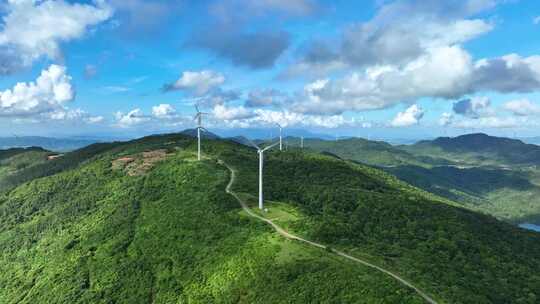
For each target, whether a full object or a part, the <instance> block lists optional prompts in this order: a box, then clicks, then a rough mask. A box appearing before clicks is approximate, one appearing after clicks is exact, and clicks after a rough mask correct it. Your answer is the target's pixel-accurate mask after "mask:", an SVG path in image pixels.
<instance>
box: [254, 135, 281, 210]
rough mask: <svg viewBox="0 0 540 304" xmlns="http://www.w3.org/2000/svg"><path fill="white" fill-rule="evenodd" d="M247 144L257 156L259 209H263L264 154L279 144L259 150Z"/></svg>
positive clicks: (256, 146) (255, 145)
mask: <svg viewBox="0 0 540 304" xmlns="http://www.w3.org/2000/svg"><path fill="white" fill-rule="evenodd" d="M248 141H249V143H250V144H251V145H252V146H253V147H255V149H257V154H259V209H261V210H263V209H264V196H263V168H264V152H266V151H267V150H270V149H272V148H273V147H275V146H277V145H278V144H279V143H275V144H272V145H270V146H267V147H265V148H262V149H261V148H260V147H259V146H258V145H257V144H255V143H254V142H252V141H251V140H249V139H248Z"/></svg>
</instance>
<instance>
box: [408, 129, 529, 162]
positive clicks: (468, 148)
mask: <svg viewBox="0 0 540 304" xmlns="http://www.w3.org/2000/svg"><path fill="white" fill-rule="evenodd" d="M399 148H400V149H402V150H404V151H407V152H409V153H412V154H415V155H422V156H429V157H439V158H446V159H452V160H454V161H459V162H462V163H468V164H474V165H478V164H484V165H537V164H540V146H537V145H532V144H526V143H524V142H523V141H521V140H517V139H509V138H504V137H494V136H489V135H486V134H481V133H479V134H468V135H462V136H458V137H455V138H449V137H440V138H437V139H435V140H424V141H420V142H418V143H416V144H414V145H410V146H400V147H399Z"/></svg>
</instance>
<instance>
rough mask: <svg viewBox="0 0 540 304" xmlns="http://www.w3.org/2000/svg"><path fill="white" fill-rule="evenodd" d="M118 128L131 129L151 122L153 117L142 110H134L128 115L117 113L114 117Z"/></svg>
mask: <svg viewBox="0 0 540 304" xmlns="http://www.w3.org/2000/svg"><path fill="white" fill-rule="evenodd" d="M114 116H115V119H116V126H118V127H120V128H129V127H133V126H137V125H140V124H142V123H145V122H148V121H150V119H151V117H150V116H147V115H145V114H144V113H143V111H142V110H141V109H138V108H137V109H134V110H131V111H129V112H128V113H125V114H124V113H123V112H116V114H115V115H114Z"/></svg>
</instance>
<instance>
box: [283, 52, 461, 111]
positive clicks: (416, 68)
mask: <svg viewBox="0 0 540 304" xmlns="http://www.w3.org/2000/svg"><path fill="white" fill-rule="evenodd" d="M471 74H472V64H471V58H470V56H469V54H467V53H466V52H465V51H464V50H463V49H461V48H460V47H458V46H453V47H444V48H437V49H432V50H430V51H429V52H428V54H427V55H425V56H422V57H419V58H418V59H416V60H414V61H412V62H410V63H409V64H407V65H406V66H405V67H403V68H398V67H396V66H388V65H387V66H376V67H372V68H368V69H366V71H365V72H364V73H356V72H355V73H352V74H349V75H347V76H345V77H343V78H340V79H335V80H329V79H323V80H317V81H315V82H313V83H311V84H308V85H307V86H305V88H304V92H303V93H302V95H303V98H302V99H301V100H300V101H299V102H297V103H295V104H293V106H292V107H293V109H295V110H297V111H299V112H303V113H316V114H328V113H331V114H339V113H342V112H344V111H366V110H376V109H383V108H388V107H390V106H393V105H395V104H397V103H400V102H410V101H414V100H416V99H418V98H421V97H442V98H452V97H456V96H460V95H461V94H464V93H465V92H467V91H468V85H469V83H470V78H471Z"/></svg>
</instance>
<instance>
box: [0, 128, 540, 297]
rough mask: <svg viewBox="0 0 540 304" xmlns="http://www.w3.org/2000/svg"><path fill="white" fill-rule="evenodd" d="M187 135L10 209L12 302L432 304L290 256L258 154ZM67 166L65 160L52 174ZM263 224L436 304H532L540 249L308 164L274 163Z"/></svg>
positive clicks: (3, 207)
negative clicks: (255, 215)
mask: <svg viewBox="0 0 540 304" xmlns="http://www.w3.org/2000/svg"><path fill="white" fill-rule="evenodd" d="M203 147H204V151H205V153H206V159H205V161H203V162H202V163H198V162H196V161H194V154H193V152H194V151H195V148H196V145H195V141H194V140H193V139H192V138H190V137H187V136H183V135H174V134H173V135H164V136H152V137H147V138H143V139H140V140H137V141H132V142H127V143H112V144H108V145H97V146H93V147H89V148H88V149H87V150H84V149H83V150H81V151H75V152H72V153H73V154H69V153H68V154H66V155H65V158H63V159H64V162H65V160H66V159H70V158H71V159H74V160H77V162H76V163H73V164H69V165H68V163H67V162H66V163H62V162H58V163H54V162H47V163H45V164H44V165H43V167H41V170H40V171H39V174H35V176H36V177H39V178H37V179H34V178H31V177H28V178H27V180H28V181H29V182H23V183H22V184H19V185H18V186H14V187H13V188H10V189H9V190H8V191H4V192H3V193H2V194H1V195H0V247H2V248H7V249H6V250H3V251H2V252H1V253H0V273H1V274H0V286H2V288H1V289H0V302H2V303H39V302H47V303H83V302H92V303H111V302H117V303H146V302H155V303H170V302H180V303H189V302H191V303H283V302H286V303H314V302H320V303H423V300H422V299H420V298H419V297H418V296H416V295H415V293H414V292H413V291H412V290H410V289H408V288H405V287H403V286H401V285H399V284H398V283H397V282H396V281H394V280H393V279H392V278H390V277H387V276H386V275H384V274H382V273H379V272H376V271H374V270H372V269H368V268H365V267H363V266H361V265H357V264H352V262H349V261H347V260H343V259H341V258H339V257H337V256H335V255H334V254H332V253H331V252H329V251H324V250H319V249H312V248H309V247H305V246H304V245H301V244H299V243H295V242H292V241H286V240H284V239H282V238H280V237H279V236H277V235H276V234H275V233H274V232H273V231H272V230H271V228H270V227H268V226H266V225H264V224H262V223H259V222H257V221H256V220H253V219H251V218H249V217H247V216H246V215H245V213H244V212H243V211H241V210H242V209H241V208H240V206H239V205H238V203H237V202H236V201H235V200H234V199H233V198H232V197H231V196H229V195H227V194H226V193H225V191H224V189H225V185H226V184H227V182H228V180H229V174H228V171H227V170H226V168H225V167H223V166H221V165H219V164H218V159H221V160H224V161H225V162H226V163H228V164H229V165H231V166H233V167H235V168H236V169H237V170H238V180H237V182H236V183H235V184H234V189H235V191H236V192H239V193H245V195H246V197H248V198H249V197H251V198H252V200H253V203H254V197H255V194H256V187H257V180H256V178H257V153H256V152H255V151H254V150H253V149H251V148H248V147H246V146H243V145H240V144H237V143H233V142H227V141H222V140H206V141H205V142H204V144H203ZM58 161H60V159H59V160H58ZM265 183H266V184H265V190H266V195H267V198H268V200H269V202H268V204H267V206H268V208H269V213H268V214H269V216H270V215H274V214H278V213H279V214H280V218H279V219H278V220H279V221H280V223H282V224H283V225H284V226H285V227H287V229H290V230H292V231H293V232H295V233H298V234H301V235H303V236H305V237H307V238H309V239H313V240H316V241H319V242H322V243H324V244H327V245H329V246H330V247H332V248H338V249H340V250H344V251H346V252H348V253H350V254H352V255H355V256H358V257H361V258H364V259H366V260H369V261H372V262H373V263H376V264H378V265H381V266H384V267H386V268H388V269H391V270H393V271H395V272H397V273H399V274H400V275H402V276H403V277H405V278H407V279H408V280H410V281H412V282H414V283H415V285H417V286H419V287H421V288H422V289H423V290H424V291H426V292H427V293H429V294H430V295H432V296H433V297H434V298H435V299H437V300H439V301H440V302H441V303H538V298H539V296H540V295H539V294H538V290H540V275H539V274H540V260H539V259H538V257H540V234H538V233H534V232H529V231H526V230H522V229H519V228H516V227H514V226H512V225H510V224H506V223H504V222H500V221H498V220H496V219H495V218H493V217H490V216H485V215H481V214H478V213H475V212H472V211H469V210H466V209H462V208H459V207H456V205H458V204H457V203H454V202H452V201H450V200H447V199H445V198H442V197H440V196H437V195H434V194H431V193H428V192H425V191H423V190H420V189H418V188H414V187H412V186H410V185H408V184H406V183H404V182H402V181H400V180H398V179H397V178H395V177H394V176H392V175H390V174H388V173H385V172H383V171H381V170H379V169H376V168H373V167H369V166H365V165H361V164H357V163H352V162H348V161H344V160H341V159H339V158H336V157H332V156H326V155H322V154H317V153H312V152H307V151H306V152H301V151H289V152H283V153H280V152H278V151H272V152H269V153H268V157H267V161H266V171H265Z"/></svg>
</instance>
